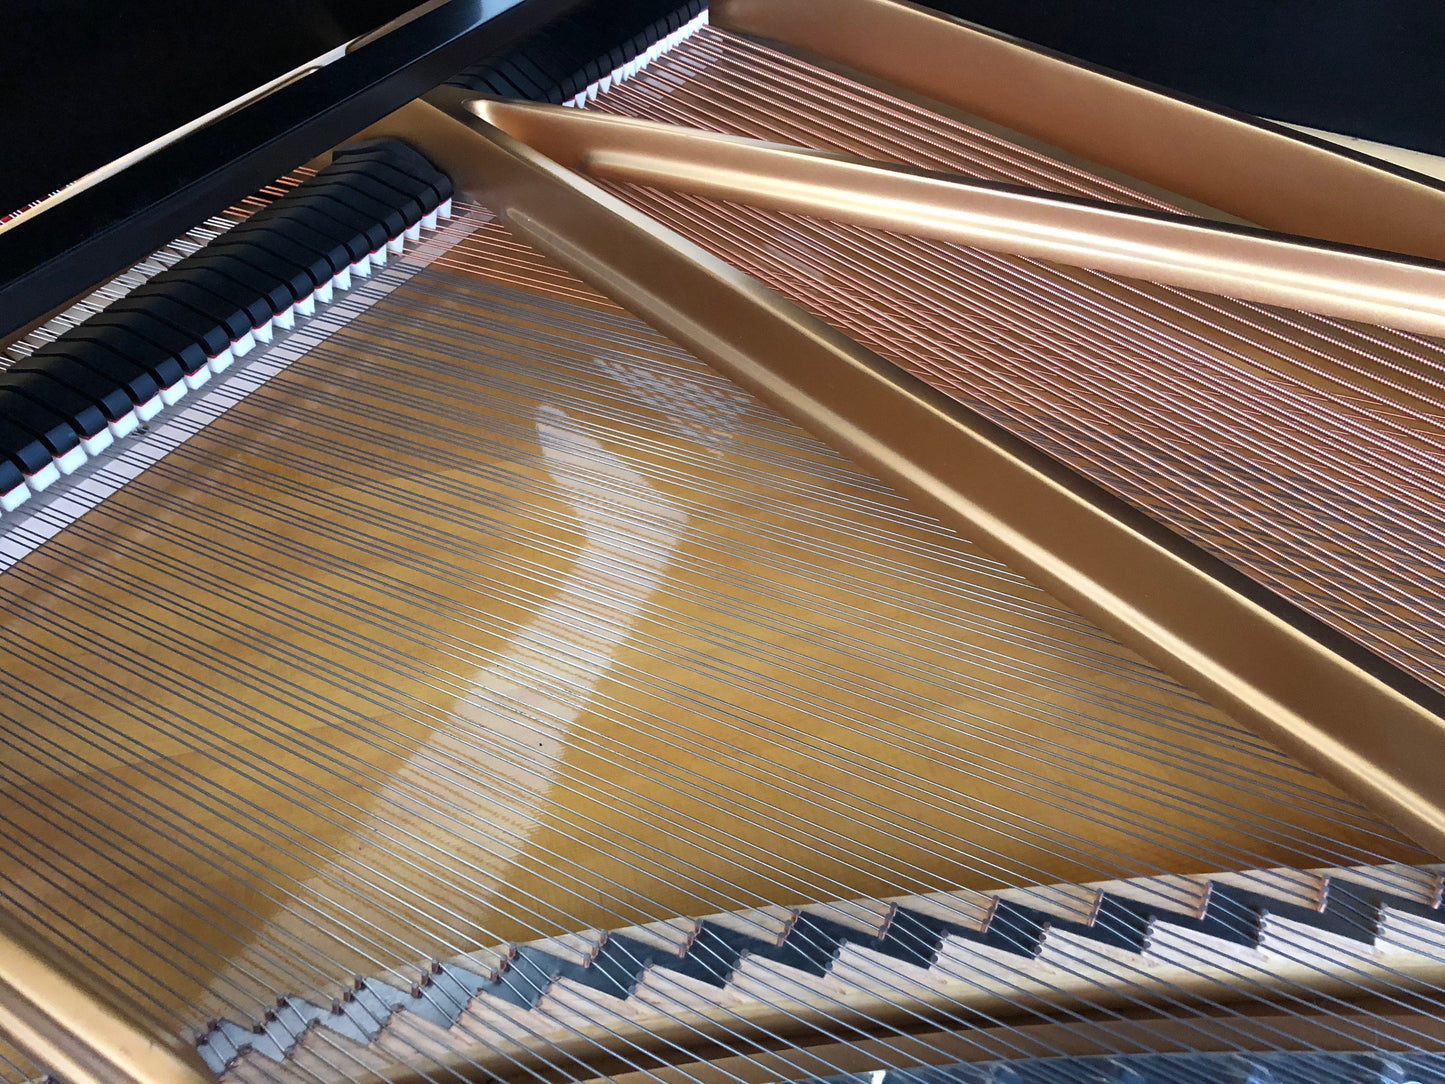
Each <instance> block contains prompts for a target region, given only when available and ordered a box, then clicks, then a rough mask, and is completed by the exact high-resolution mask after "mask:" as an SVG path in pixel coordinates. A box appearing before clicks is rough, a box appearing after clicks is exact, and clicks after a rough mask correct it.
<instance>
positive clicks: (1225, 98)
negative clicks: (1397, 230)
mask: <svg viewBox="0 0 1445 1084" xmlns="http://www.w3.org/2000/svg"><path fill="white" fill-rule="evenodd" d="M926 2H927V4H928V6H929V7H932V8H935V9H937V10H939V11H946V12H948V13H950V14H952V15H957V16H959V17H960V18H964V19H971V20H972V21H974V22H977V23H982V24H983V25H985V26H989V27H992V28H994V29H996V30H1003V31H1005V32H1007V33H1010V34H1014V35H1016V36H1018V37H1020V38H1024V39H1026V40H1028V41H1032V42H1035V43H1037V44H1040V45H1047V46H1049V47H1050V48H1053V49H1057V50H1059V51H1060V52H1064V53H1069V54H1071V55H1073V56H1077V57H1082V58H1083V59H1085V60H1089V61H1092V62H1093V63H1095V64H1099V65H1102V66H1104V67H1107V68H1113V69H1115V70H1117V71H1121V72H1127V73H1128V74H1130V75H1133V76H1137V77H1138V78H1140V79H1146V80H1149V81H1150V82H1153V83H1160V84H1162V85H1164V86H1167V87H1170V88H1172V89H1174V90H1177V91H1182V92H1184V93H1185V94H1192V95H1195V96H1196V97H1200V98H1207V99H1209V100H1210V101H1213V102H1216V103H1219V104H1221V105H1227V106H1231V107H1233V108H1235V109H1239V110H1242V111H1244V112H1246V113H1255V114H1258V115H1261V116H1265V117H1270V118H1272V119H1274V120H1285V121H1291V122H1293V123H1296V124H1306V125H1309V126H1310V127H1312V128H1323V129H1326V130H1328V131H1334V132H1343V133H1345V134H1346V135H1355V136H1363V137H1364V138H1366V139H1373V140H1377V141H1378V142H1381V143H1393V144H1395V145H1397V146H1401V147H1411V148H1413V149H1415V150H1422V151H1428V152H1430V153H1432V154H1445V0H926Z"/></svg>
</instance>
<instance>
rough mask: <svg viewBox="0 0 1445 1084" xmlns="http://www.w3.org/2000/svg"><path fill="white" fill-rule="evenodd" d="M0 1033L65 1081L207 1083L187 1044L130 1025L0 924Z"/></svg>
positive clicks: (207, 1076)
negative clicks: (181, 1046) (168, 1042)
mask: <svg viewBox="0 0 1445 1084" xmlns="http://www.w3.org/2000/svg"><path fill="white" fill-rule="evenodd" d="M0 1033H3V1034H4V1035H5V1036H6V1037H7V1038H9V1039H11V1040H12V1041H13V1042H14V1043H15V1045H16V1046H18V1047H20V1048H22V1049H23V1050H24V1051H25V1052H26V1053H27V1054H29V1055H30V1056H31V1057H33V1058H34V1059H35V1060H36V1061H38V1062H39V1063H40V1064H41V1065H42V1066H44V1067H45V1068H47V1069H50V1070H54V1071H55V1072H56V1073H58V1074H60V1076H61V1077H62V1078H63V1079H64V1080H65V1081H66V1082H67V1084H206V1082H207V1081H210V1080H211V1079H212V1078H211V1075H210V1073H208V1072H206V1071H205V1069H204V1068H203V1067H202V1065H201V1061H200V1058H199V1057H198V1056H196V1055H195V1054H194V1052H191V1053H190V1055H189V1056H187V1055H184V1054H182V1053H179V1052H177V1051H175V1050H173V1049H171V1048H170V1047H168V1046H165V1045H163V1044H161V1043H160V1042H158V1041H157V1040H155V1039H153V1038H151V1037H150V1036H149V1035H146V1034H145V1033H144V1032H143V1031H141V1030H140V1029H138V1028H136V1027H134V1026H133V1025H131V1024H130V1023H129V1022H127V1021H126V1020H125V1019H123V1018H122V1017H121V1016H120V1015H118V1014H117V1013H116V1012H115V1011H114V1010H113V1009H111V1008H110V1007H109V1006H107V1005H105V1004H104V1003H102V1002H101V1001H99V1000H97V999H96V998H95V997H94V996H92V995H91V994H89V993H87V992H86V991H85V990H82V989H81V988H80V987H79V986H77V985H75V984H74V983H73V982H71V981H70V980H69V979H67V978H65V976H63V975H62V974H61V973H60V971H59V970H58V969H57V968H56V966H55V964H54V963H53V962H52V961H51V960H47V959H43V958H42V957H41V956H39V955H37V954H36V953H34V952H32V951H31V950H30V949H28V948H26V947H25V946H24V945H22V944H21V943H20V942H19V941H18V940H16V939H15V938H14V937H12V936H9V935H7V934H5V933H4V932H0Z"/></svg>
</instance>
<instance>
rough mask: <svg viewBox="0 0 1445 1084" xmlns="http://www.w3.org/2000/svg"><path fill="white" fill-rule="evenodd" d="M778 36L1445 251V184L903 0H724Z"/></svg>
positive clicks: (1174, 170)
mask: <svg viewBox="0 0 1445 1084" xmlns="http://www.w3.org/2000/svg"><path fill="white" fill-rule="evenodd" d="M709 19H710V21H711V22H712V23H713V24H714V25H715V26H718V27H721V28H722V29H724V30H730V31H734V32H737V33H742V34H750V35H753V36H755V37H760V38H766V39H769V40H771V41H774V42H777V43H779V44H782V45H784V46H788V47H790V48H794V49H797V50H799V51H800V52H802V53H804V54H810V55H812V56H815V57H820V58H822V59H825V60H828V61H833V62H835V63H838V64H841V65H843V66H845V67H848V68H852V69H853V70H854V71H857V72H862V73H864V74H866V75H869V76H873V77H876V78H878V79H881V80H884V81H886V82H888V83H892V84H894V85H895V86H898V87H903V88H905V89H907V90H910V91H913V92H915V93H917V94H921V95H924V96H925V97H928V98H932V99H933V100H934V101H936V102H941V103H942V104H944V105H946V106H951V107H953V108H956V109H960V110H963V111H964V112H967V113H970V114H972V115H974V116H977V117H982V118H984V119H985V120H989V121H993V122H995V123H997V124H1001V125H1004V126H1005V127H1008V128H1011V129H1013V130H1014V131H1016V132H1021V133H1023V134H1025V135H1028V136H1032V137H1034V138H1036V139H1039V140H1042V141H1044V142H1045V143H1049V144H1052V145H1053V146H1055V147H1059V148H1061V149H1063V150H1065V151H1068V152H1070V153H1072V154H1076V155H1079V156H1081V157H1083V158H1086V159H1089V160H1090V161H1092V162H1095V163H1098V164H1099V165H1103V166H1107V167H1109V168H1111V169H1115V170H1118V171H1120V172H1122V173H1125V174H1128V175H1129V176H1131V177H1135V178H1138V179H1139V180H1142V181H1148V182H1150V183H1152V184H1155V185H1158V186H1160V187H1162V188H1165V189H1168V190H1169V191H1171V192H1175V193H1178V194H1179V195H1182V196H1187V197H1189V198H1191V199H1194V200H1198V201H1199V202H1201V203H1204V204H1208V205H1209V206H1211V207H1216V208H1218V209H1220V210H1222V211H1228V212H1230V213H1231V214H1234V215H1238V216H1239V217H1241V218H1244V219H1246V220H1248V221H1250V222H1253V223H1256V224H1257V225H1260V226H1263V227H1266V228H1268V229H1272V230H1280V231H1282V232H1285V233H1293V234H1301V235H1304V236H1307V237H1319V238H1323V239H1325V240H1328V241H1337V242H1341V243H1344V244H1351V245H1363V246H1365V247H1367V248H1379V249H1387V250H1390V251H1395V252H1404V253H1409V254H1411V255H1415V256H1424V257H1427V258H1430V259H1437V260H1439V259H1445V187H1442V186H1440V185H1438V184H1436V183H1435V182H1433V181H1432V180H1430V179H1429V178H1427V177H1423V176H1421V175H1419V174H1416V173H1413V172H1411V171H1409V170H1404V169H1399V168H1397V167H1394V166H1390V165H1386V164H1384V163H1382V162H1379V161H1377V160H1375V159H1372V158H1368V157H1366V156H1363V155H1356V154H1353V153H1352V152H1348V151H1343V150H1341V149H1340V148H1338V147H1334V146H1331V145H1328V144H1325V143H1323V142H1321V141H1319V140H1316V139H1313V138H1311V137H1308V136H1304V135H1300V134H1298V133H1294V132H1291V131H1290V130H1288V129H1285V128H1283V127H1280V126H1279V125H1276V124H1271V123H1269V122H1268V121H1260V120H1257V119H1255V118H1253V117H1248V116H1245V115H1243V114H1240V113H1234V112H1231V111H1228V110H1224V109H1221V108H1218V107H1215V106H1211V105H1207V104H1205V103H1203V102H1197V101H1192V100H1190V99H1187V98H1183V97H1180V96H1178V95H1175V94H1171V93H1169V92H1168V91H1165V90H1162V89H1158V88H1154V87H1151V86H1148V85H1146V84H1143V83H1140V82H1137V81H1134V80H1130V79H1128V78H1125V77H1123V76H1120V75H1117V74H1114V73H1111V72H1107V71H1104V70H1103V69H1100V68H1096V67H1092V66H1090V65H1088V64H1084V63H1081V62H1080V61H1077V60H1073V59H1071V58H1067V57H1064V56H1061V55H1059V54H1057V53H1053V52H1051V51H1049V50H1047V49H1043V48H1040V47H1038V46H1034V45H1030V44H1028V43H1027V42H1023V41H1019V40H1017V39H1015V38H1011V37H1009V36H1007V35H1004V34H999V33H997V32H995V31H992V30H987V29H985V28H983V27H980V26H975V25H973V24H970V23H965V22H963V21H961V20H958V19H953V18H950V17H949V16H946V15H940V14H937V13H936V12H931V11H927V10H925V9H923V8H921V7H916V6H914V5H912V4H909V3H903V2H901V0H712V2H711V4H710V5H709Z"/></svg>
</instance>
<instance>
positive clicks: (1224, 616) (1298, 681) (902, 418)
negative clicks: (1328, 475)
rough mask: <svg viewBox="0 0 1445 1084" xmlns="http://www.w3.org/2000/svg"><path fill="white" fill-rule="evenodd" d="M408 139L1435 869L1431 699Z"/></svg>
mask: <svg viewBox="0 0 1445 1084" xmlns="http://www.w3.org/2000/svg"><path fill="white" fill-rule="evenodd" d="M469 98H470V95H467V94H466V93H464V92H460V91H456V92H453V91H451V90H450V89H446V88H444V89H443V90H442V91H439V92H436V93H435V94H434V96H432V97H431V100H432V101H433V102H435V103H438V104H440V105H441V106H443V107H444V108H445V109H446V110H447V112H448V114H449V116H447V115H443V114H442V113H441V112H439V111H437V110H435V109H429V108H428V107H426V106H424V105H421V104H417V105H416V106H414V107H411V111H410V112H408V111H405V110H404V111H402V112H401V113H398V114H394V115H393V117H392V118H389V119H388V120H386V121H384V122H382V123H380V124H378V125H375V126H373V128H372V129H369V130H368V134H372V135H378V134H397V135H404V136H406V137H407V138H410V139H413V140H414V141H416V142H417V143H418V145H420V146H422V147H423V148H424V149H425V150H426V152H427V153H428V155H430V156H431V157H432V158H433V160H435V161H436V162H437V163H438V165H440V166H441V167H442V168H444V169H446V170H447V171H448V172H449V173H450V174H451V176H452V177H453V179H454V180H455V181H456V182H457V184H458V186H459V187H460V188H462V189H463V190H464V191H467V192H469V193H471V194H472V195H474V196H475V197H476V198H477V199H479V200H480V201H482V202H483V203H485V204H486V205H488V206H489V207H491V208H492V209H493V210H494V211H495V212H496V213H497V214H498V215H499V216H500V217H501V218H502V220H503V221H504V222H505V223H506V224H507V225H508V227H509V228H510V229H511V230H513V231H514V232H515V233H516V234H517V235H518V236H519V237H521V238H522V239H523V240H525V241H527V242H528V243H530V244H532V245H534V246H536V247H537V248H539V249H540V250H542V251H543V252H545V253H546V254H548V255H549V256H551V257H552V258H554V259H556V260H558V261H559V262H561V263H562V264H563V265H564V266H566V267H568V268H569V269H570V270H572V271H573V272H574V273H576V274H577V275H579V276H580V277H581V278H583V279H584V280H586V281H587V282H589V283H591V284H592V285H593V286H595V287H597V288H598V289H599V290H601V291H603V292H604V293H606V294H608V295H609V296H611V297H613V298H614V299H616V300H617V301H619V302H620V303H621V304H623V305H624V306H626V307H627V308H628V309H630V310H631V311H632V312H634V313H636V314H637V315H638V316H640V317H642V318H643V319H645V320H647V321H649V322H650V323H652V324H653V325H654V326H655V327H657V328H659V329H660V330H662V331H663V332H664V333H666V334H668V335H670V336H671V337H673V338H674V339H675V340H676V341H678V342H679V343H681V344H682V345H684V346H686V347H687V348H689V349H691V350H692V351H694V352H695V353H697V354H698V355H699V356H700V357H702V358H704V359H705V360H707V361H708V362H710V363H711V364H712V365H714V366H715V367H716V368H718V369H719V370H720V371H722V372H723V373H725V374H727V375H728V376H730V377H731V378H732V379H734V380H735V381H737V382H738V383H739V384H741V385H742V386H743V387H745V388H748V389H749V390H751V391H753V392H754V393H755V394H757V395H759V396H760V397H761V398H762V399H764V400H765V401H767V402H769V403H771V404H772V405H774V406H775V407H777V408H778V409H780V410H782V411H783V412H784V413H786V414H788V415H789V416H791V417H792V418H793V419H794V420H796V421H798V422H799V423H800V424H802V425H803V426H804V427H806V428H808V429H809V430H811V431H812V432H813V433H815V434H816V435H818V436H819V437H821V438H822V439H824V440H826V441H828V442H829V443H831V444H832V445H833V446H834V447H835V448H837V449H839V450H840V451H841V452H843V453H844V454H846V455H849V456H850V457H852V458H853V459H854V460H855V461H857V462H860V463H862V464H863V465H865V466H866V467H868V468H869V469H871V470H873V471H874V472H875V473H877V474H878V475H879V476H881V477H882V478H884V479H886V480H887V481H889V482H891V483H892V484H893V485H895V486H897V487H898V488H899V489H900V490H902V491H903V492H905V493H908V494H909V495H911V496H913V497H914V498H916V499H918V500H920V501H921V502H923V504H924V505H925V506H927V507H929V508H930V509H931V510H933V511H934V512H935V513H937V514H938V515H939V516H940V517H941V518H942V519H943V520H944V521H945V522H947V523H949V524H950V525H952V526H955V527H957V528H959V529H960V530H961V531H963V532H964V533H965V534H966V535H967V536H968V537H970V538H972V539H974V540H975V541H977V542H978V543H979V544H980V545H982V546H984V547H985V548H986V549H989V550H990V551H991V552H993V553H994V554H995V555H997V556H998V557H1000V558H1002V559H1003V560H1006V561H1008V562H1009V563H1011V564H1012V565H1013V566H1014V567H1016V568H1017V569H1018V570H1019V571H1020V572H1022V573H1024V574H1025V575H1027V576H1030V577H1031V578H1032V579H1033V580H1034V582H1036V583H1038V584H1039V585H1040V586H1042V587H1044V588H1046V589H1048V590H1050V591H1052V592H1053V593H1054V594H1055V595H1056V596H1057V597H1059V598H1060V599H1062V600H1063V601H1064V602H1066V603H1068V604H1069V605H1072V606H1074V607H1075V608H1077V609H1078V610H1079V611H1080V612H1082V613H1084V614H1086V615H1088V616H1090V617H1092V618H1093V619H1094V620H1096V621H1097V622H1098V623H1099V624H1100V625H1101V626H1103V627H1104V628H1105V629H1107V630H1109V631H1110V632H1112V633H1113V634H1115V635H1117V636H1119V637H1120V638H1122V639H1123V640H1124V641H1125V642H1127V643H1128V644H1129V645H1130V646H1132V647H1133V648H1135V649H1136V650H1137V651H1139V652H1140V653H1141V654H1143V655H1144V656H1145V657H1146V658H1149V659H1150V660H1151V661H1153V662H1155V663H1156V664H1157V665H1159V666H1161V667H1163V668H1164V669H1165V670H1167V671H1168V672H1170V673H1172V674H1173V675H1174V676H1175V677H1177V678H1179V679H1180V680H1182V681H1184V682H1185V683H1186V684H1189V685H1192V686H1193V687H1194V688H1196V689H1198V690H1200V691H1201V692H1203V693H1204V694H1205V695H1207V696H1209V697H1210V698H1211V699H1212V700H1213V701H1214V702H1215V703H1216V704H1218V705H1219V706H1220V707H1222V708H1224V709H1225V710H1226V711H1229V712H1231V713H1232V714H1234V716H1235V717H1236V718H1238V719H1240V720H1241V721H1242V722H1246V723H1249V724H1251V725H1253V726H1254V727H1256V728H1257V729H1258V730H1259V731H1260V732H1262V733H1263V734H1265V735H1267V736H1268V737H1269V738H1270V739H1272V740H1273V741H1275V742H1276V743H1277V744H1278V745H1280V746H1281V747H1283V748H1284V749H1285V750H1287V751H1288V752H1290V753H1292V754H1293V755H1295V756H1297V757H1298V758H1299V759H1300V760H1302V761H1304V762H1305V763H1307V764H1310V765H1311V766H1313V767H1315V768H1316V769H1317V770H1319V771H1321V772H1322V773H1323V774H1325V775H1326V776H1327V777H1329V778H1330V779H1332V780H1333V781H1335V782H1336V783H1337V784H1339V785H1341V786H1343V787H1345V788H1346V789H1348V790H1350V791H1351V792H1353V793H1354V794H1356V795H1357V796H1359V797H1361V798H1362V799H1364V800H1366V801H1367V802H1370V803H1371V804H1373V805H1374V806H1375V807H1376V808H1377V809H1378V810H1380V811H1381V812H1383V813H1384V814H1385V815H1386V816H1388V817H1390V818H1391V819H1392V821H1393V822H1394V823H1395V824H1397V825H1398V826H1399V827H1400V828H1401V829H1402V830H1403V831H1405V832H1406V833H1408V834H1409V835H1411V836H1412V837H1413V838H1414V839H1415V840H1417V841H1418V842H1419V843H1421V844H1423V845H1424V846H1426V847H1427V848H1429V849H1431V850H1432V851H1434V852H1435V853H1437V854H1445V779H1442V776H1441V774H1440V772H1439V771H1438V770H1437V769H1438V765H1439V764H1440V763H1441V761H1442V758H1445V722H1442V719H1445V697H1442V696H1441V695H1440V694H1439V693H1437V692H1436V691H1435V690H1433V689H1431V688H1430V687H1429V686H1426V685H1425V684H1423V683H1422V682H1420V681H1418V680H1416V679H1414V678H1412V677H1410V676H1409V675H1407V674H1404V673H1403V672H1401V671H1399V670H1398V669H1397V668H1395V667H1393V666H1391V665H1390V664H1389V663H1387V662H1385V661H1384V660H1382V659H1380V658H1379V657H1377V656H1375V655H1373V654H1372V653H1370V652H1369V651H1367V650H1365V649H1363V648H1361V647H1360V646H1359V645H1357V644H1355V643H1353V642H1352V641H1350V640H1348V639H1346V638H1345V637H1342V636H1340V635H1339V634H1338V633H1336V632H1334V631H1333V630H1332V629H1330V628H1329V627H1328V626H1325V625H1324V624H1323V623H1321V622H1319V621H1318V620H1316V619H1314V618H1313V617H1311V616H1309V615H1308V614H1306V613H1304V612H1303V611H1301V610H1300V609H1299V608H1298V607H1295V606H1293V605H1292V604H1290V603H1288V602H1286V601H1285V600H1283V599H1281V598H1279V597H1278V596H1277V595H1275V594H1273V593H1272V592H1270V591H1269V590H1267V589H1265V588H1263V587H1261V586H1260V585H1258V584H1256V583H1254V581H1252V580H1249V579H1248V578H1247V577H1245V576H1243V575H1241V574H1240V573H1238V572H1237V571H1235V570H1234V569H1232V568H1230V567H1228V566H1227V565H1225V564H1223V563H1222V562H1220V561H1218V560H1217V559H1215V558H1213V557H1211V556H1209V555H1208V554H1206V553H1205V552H1203V551H1202V550H1200V549H1199V548H1198V547H1196V546H1194V545H1192V544H1191V543H1189V542H1187V541H1185V540H1183V539H1181V538H1179V537H1178V536H1177V535H1175V534H1173V533H1172V532H1170V531H1168V530H1166V529H1165V528H1163V527H1162V526H1160V525H1159V524H1157V523H1155V522H1154V521H1153V520H1150V519H1149V518H1148V517H1146V516H1144V515H1143V514H1142V513H1140V512H1138V510H1136V509H1134V508H1132V507H1130V506H1128V505H1126V504H1125V503H1124V502H1122V501H1119V500H1117V499H1116V498H1114V497H1112V496H1111V495H1110V494H1108V493H1107V492H1105V491H1104V490H1102V489H1101V488H1099V487H1098V486H1096V485H1095V484H1093V483H1092V482H1090V481H1088V480H1087V479H1085V478H1083V477H1081V476H1080V475H1078V474H1077V473H1076V472H1074V471H1073V470H1071V469H1070V468H1068V467H1066V466H1065V465H1063V464H1061V463H1059V462H1058V461H1056V460H1054V459H1051V458H1050V457H1048V456H1046V455H1044V454H1043V453H1041V452H1039V451H1038V450H1037V449H1035V448H1033V447H1032V446H1030V445H1028V444H1027V443H1025V442H1024V441H1021V440H1019V439H1018V438H1016V437H1014V436H1012V435H1011V434H1009V433H1007V432H1005V431H1004V430H1002V429H1001V428H999V427H998V426H997V425H996V424H994V423H993V422H991V421H990V420H989V419H987V418H985V417H983V416H982V415H980V414H978V413H977V412H975V411H972V410H970V409H968V408H967V407H965V406H963V405H962V404H960V403H958V402H956V401H954V400H952V399H950V398H948V397H947V396H945V395H943V394H942V393H940V392H938V391H937V390H935V389H933V388H931V387H929V386H928V385H926V384H924V383H923V382H922V381H920V380H918V379H916V378H914V377H912V376H911V375H909V374H907V373H904V372H903V371H901V370H899V369H898V368H896V367H895V366H893V365H891V364H889V363H888V362H886V361H885V360H883V359H882V358H880V357H878V356H877V355H876V354H873V353H872V352H871V351H869V350H867V349H865V348H863V347H862V346H860V345H859V344H857V343H856V342H854V341H852V340H851V339H849V338H847V337H846V336H844V335H842V334H841V333H839V332H838V331H837V330H836V329H834V328H832V327H830V326H828V325H827V324H826V323H824V322H823V321H821V320H819V319H817V318H815V317H813V316H812V315H810V314H809V313H807V312H805V311H803V310H802V309H800V308H799V307H798V306H796V305H794V304H792V303H791V302H789V301H787V300H785V299H783V298H781V297H779V296H778V295H777V294H776V293H774V292H773V291H771V290H769V289H767V288H766V287H765V286H763V285H762V284H761V283H759V282H758V281H757V280H755V279H753V278H751V277H750V276H748V275H745V274H743V273H742V272H740V271H738V270H737V269H735V268H733V267H730V266H729V265H727V264H726V263H724V262H722V261H721V260H718V259H717V258H715V257H713V256H712V255H710V254H709V253H707V252H705V251H704V250H702V249H700V248H698V247H697V246H695V245H693V244H691V243H689V242H688V241H686V240H685V239H683V238H681V237H679V236H678V235H676V234H675V233H673V232H672V231H670V230H667V229H665V228H663V227H662V226H660V225H659V224H657V223H656V222H653V221H652V220H650V219H649V218H647V217H646V216H645V215H642V214H640V213H639V212H637V211H636V210H634V209H632V208H630V207H628V206H627V205H626V204H624V203H622V202H621V201H620V200H617V199H615V198H613V197H612V196H610V195H608V194H607V193H605V192H603V191H602V190H601V189H599V188H597V187H596V186H595V185H593V184H592V183H590V182H589V181H587V180H586V179H584V178H582V177H580V176H578V175H577V174H575V173H573V172H572V171H570V170H568V169H566V168H565V167H562V166H560V165H558V164H557V163H555V162H553V161H552V160H550V159H549V158H547V157H546V156H544V155H542V154H541V153H540V152H538V151H536V150H534V149H532V148H531V147H529V146H527V145H526V144H524V143H522V142H521V141H520V140H517V139H515V138H514V137H512V136H509V135H507V134H506V133H505V132H502V131H501V130H500V129H498V128H496V127H494V126H492V125H490V124H488V123H487V122H486V121H484V120H482V119H481V118H480V117H477V116H476V115H475V114H474V113H473V112H472V111H471V110H470V109H469V108H468V106H467V101H468V99H469Z"/></svg>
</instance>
